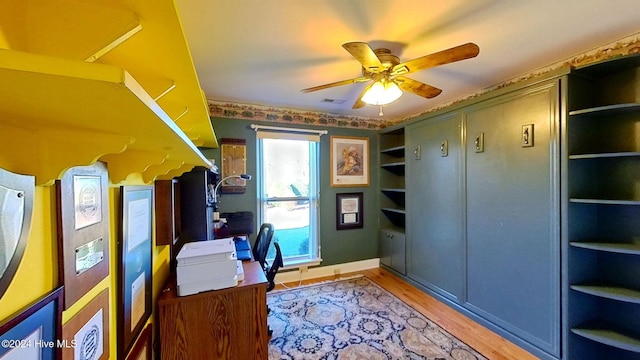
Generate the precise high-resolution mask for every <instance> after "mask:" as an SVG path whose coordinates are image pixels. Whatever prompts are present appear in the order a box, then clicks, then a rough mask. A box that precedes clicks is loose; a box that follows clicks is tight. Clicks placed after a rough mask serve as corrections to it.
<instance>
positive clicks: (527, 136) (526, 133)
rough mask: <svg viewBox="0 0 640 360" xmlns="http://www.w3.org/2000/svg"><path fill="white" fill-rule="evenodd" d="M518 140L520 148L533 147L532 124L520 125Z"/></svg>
mask: <svg viewBox="0 0 640 360" xmlns="http://www.w3.org/2000/svg"><path fill="white" fill-rule="evenodd" d="M520 139H521V145H522V147H531V146H533V124H527V125H522V136H521V138H520Z"/></svg>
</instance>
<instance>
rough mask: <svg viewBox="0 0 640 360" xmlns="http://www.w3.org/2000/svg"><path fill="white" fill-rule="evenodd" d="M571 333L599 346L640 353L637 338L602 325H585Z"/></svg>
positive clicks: (639, 344)
mask: <svg viewBox="0 0 640 360" xmlns="http://www.w3.org/2000/svg"><path fill="white" fill-rule="evenodd" d="M571 332H572V333H574V334H576V335H579V336H582V337H584V338H587V339H589V340H593V341H595V342H598V343H601V344H605V345H609V346H613V347H616V348H619V349H623V350H628V351H633V352H636V353H640V339H639V338H637V337H635V336H630V335H627V334H625V333H624V332H622V331H620V330H617V329H615V328H614V327H612V326H610V325H607V324H604V323H599V322H590V323H587V324H585V325H581V326H579V327H575V328H572V329H571Z"/></svg>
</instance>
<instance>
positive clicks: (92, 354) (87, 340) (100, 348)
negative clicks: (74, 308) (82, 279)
mask: <svg viewBox="0 0 640 360" xmlns="http://www.w3.org/2000/svg"><path fill="white" fill-rule="evenodd" d="M62 341H63V343H64V344H70V345H72V346H66V347H63V348H62V358H63V359H73V360H100V359H109V290H108V289H104V290H102V292H100V294H98V295H97V296H96V297H95V298H94V299H93V300H91V302H89V304H87V306H85V307H84V308H82V309H81V310H80V311H79V312H78V313H77V314H76V315H75V316H74V317H72V318H71V319H69V321H67V323H66V324H64V326H63V327H62Z"/></svg>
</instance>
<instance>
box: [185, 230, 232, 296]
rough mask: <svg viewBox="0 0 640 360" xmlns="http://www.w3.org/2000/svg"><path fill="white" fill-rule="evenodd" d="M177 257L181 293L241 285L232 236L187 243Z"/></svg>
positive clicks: (194, 292)
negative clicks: (239, 283)
mask: <svg viewBox="0 0 640 360" xmlns="http://www.w3.org/2000/svg"><path fill="white" fill-rule="evenodd" d="M176 260H177V266H176V277H177V285H178V296H185V295H192V294H196V293H199V292H203V291H208V290H218V289H224V288H228V287H233V286H236V285H238V280H239V279H238V261H237V257H236V248H235V244H234V241H233V238H226V239H219V240H208V241H197V242H191V243H187V244H185V245H184V246H183V247H182V249H181V250H180V252H179V253H178V255H177V256H176ZM243 275H244V274H243Z"/></svg>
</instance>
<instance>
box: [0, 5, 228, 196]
mask: <svg viewBox="0 0 640 360" xmlns="http://www.w3.org/2000/svg"><path fill="white" fill-rule="evenodd" d="M2 21H3V25H4V26H3V35H4V38H3V40H0V85H1V87H2V90H0V96H1V97H2V99H3V101H2V102H1V104H0V117H1V118H2V121H1V122H0V141H2V142H3V143H4V144H6V147H5V149H8V151H7V152H5V153H3V154H1V155H0V167H3V168H5V169H7V170H10V171H13V172H18V173H24V174H32V175H35V176H36V183H37V184H38V185H45V184H51V183H52V182H53V180H55V179H57V178H59V177H60V176H61V174H63V173H64V171H66V169H68V168H70V167H72V166H77V165H89V164H92V163H94V162H96V161H98V160H100V161H104V162H107V163H108V167H109V177H110V179H111V181H112V182H114V183H118V182H121V181H122V180H124V179H125V178H126V177H128V176H129V175H130V174H132V173H139V174H141V176H142V178H143V179H144V181H145V182H149V183H150V182H152V181H153V180H155V179H171V178H172V177H174V176H178V175H180V174H182V173H184V172H185V171H189V170H190V169H191V168H193V167H194V166H210V165H211V164H210V163H209V161H208V160H207V159H206V158H204V157H203V156H202V155H201V154H200V151H199V150H198V148H197V147H217V146H218V143H217V140H216V138H215V134H214V132H213V127H212V125H211V121H210V119H209V110H208V105H207V102H206V99H205V98H204V95H203V92H202V90H201V88H200V84H199V81H198V78H197V75H196V73H195V68H194V65H193V60H192V58H191V54H190V52H189V49H188V46H187V43H186V41H185V38H184V32H183V30H182V24H181V23H180V19H179V17H178V13H177V9H176V7H175V3H174V2H157V1H153V0H96V1H89V2H64V1H53V2H51V1H46V0H33V1H29V2H20V1H15V2H10V3H7V4H5V5H3V9H2Z"/></svg>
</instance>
